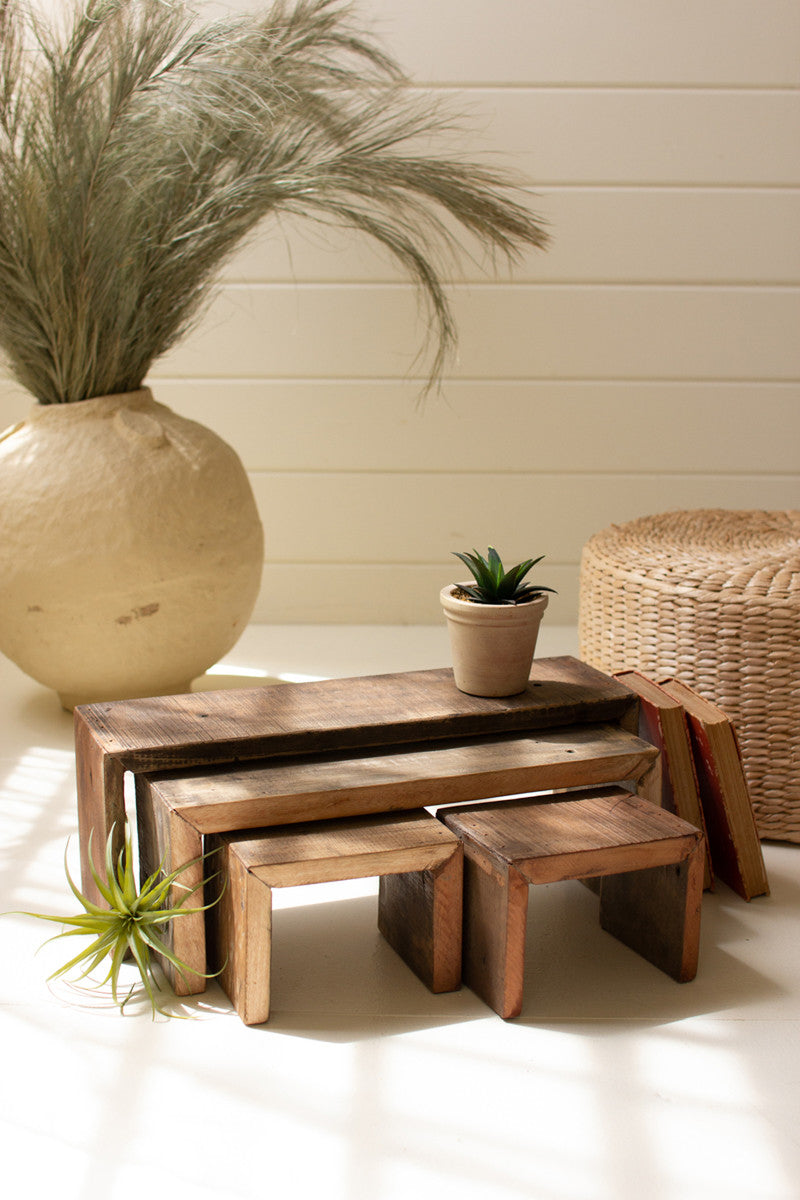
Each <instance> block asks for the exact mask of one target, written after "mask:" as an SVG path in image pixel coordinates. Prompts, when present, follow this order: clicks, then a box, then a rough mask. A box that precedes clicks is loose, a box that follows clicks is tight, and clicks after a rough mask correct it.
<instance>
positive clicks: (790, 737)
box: [578, 509, 800, 843]
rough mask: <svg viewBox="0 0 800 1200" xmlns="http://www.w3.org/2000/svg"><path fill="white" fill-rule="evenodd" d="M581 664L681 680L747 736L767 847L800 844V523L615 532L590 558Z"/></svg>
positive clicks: (753, 520)
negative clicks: (770, 841)
mask: <svg viewBox="0 0 800 1200" xmlns="http://www.w3.org/2000/svg"><path fill="white" fill-rule="evenodd" d="M578 636H579V643H580V654H581V657H582V658H583V659H584V661H586V662H588V663H591V664H592V665H593V666H596V667H598V668H599V669H600V670H602V671H607V672H609V673H610V672H613V671H620V670H624V669H634V670H639V671H641V672H642V673H643V674H645V675H648V676H650V678H652V679H656V680H659V679H664V678H667V677H668V676H672V675H674V676H676V677H677V678H678V679H681V680H682V681H683V682H684V683H687V684H688V685H689V686H690V687H692V688H694V689H695V690H696V691H697V692H699V693H700V694H701V695H703V696H705V697H706V698H707V699H709V700H712V701H714V702H715V703H716V704H718V705H719V706H720V708H722V709H723V710H724V711H725V712H726V713H727V715H728V716H729V717H730V719H731V720H732V721H733V723H734V726H735V727H736V732H737V735H738V738H739V743H740V746H741V749H742V758H743V760H744V768H745V775H746V777H747V782H748V786H749V788H750V794H751V797H752V799H753V806H754V809H755V814H756V822H757V825H758V829H759V833H760V835H761V837H762V838H774V839H777V840H780V841H789V842H798V843H800V511H792V512H754V511H735V510H731V509H700V510H686V511H677V512H669V513H661V514H659V515H656V516H649V517H641V518H639V519H638V520H635V521H630V522H627V523H626V524H623V525H611V526H610V527H609V528H607V529H604V530H602V531H601V532H600V533H597V534H595V535H594V536H593V537H592V538H590V539H589V541H588V542H587V544H586V546H585V547H584V550H583V555H582V558H581V577H580V604H579V613H578Z"/></svg>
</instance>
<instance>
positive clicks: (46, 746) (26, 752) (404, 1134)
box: [0, 626, 800, 1200]
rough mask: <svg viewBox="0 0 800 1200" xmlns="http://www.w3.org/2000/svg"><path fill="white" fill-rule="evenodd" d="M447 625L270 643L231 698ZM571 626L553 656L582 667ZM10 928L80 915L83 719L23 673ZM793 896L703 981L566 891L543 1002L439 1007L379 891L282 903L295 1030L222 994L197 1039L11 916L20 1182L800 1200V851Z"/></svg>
mask: <svg viewBox="0 0 800 1200" xmlns="http://www.w3.org/2000/svg"><path fill="white" fill-rule="evenodd" d="M445 639H446V634H445V631H444V629H443V628H442V629H439V628H435V627H432V628H397V629H394V628H393V629H381V628H375V627H367V628H359V629H353V628H347V627H336V626H335V627H328V628H313V629H310V628H305V627H301V626H295V627H282V628H269V627H262V628H257V627H254V628H251V629H249V630H248V631H247V633H246V634H245V636H244V638H243V640H242V642H241V643H240V644H239V646H238V647H237V648H236V650H235V651H234V652H232V653H231V655H230V656H229V658H228V660H227V666H226V668H225V671H224V672H223V673H222V674H218V675H216V676H214V677H213V678H212V679H210V680H206V681H205V686H211V685H215V686H219V685H220V684H223V685H224V684H225V683H228V682H230V680H229V679H228V678H226V676H230V677H232V678H233V679H235V681H236V683H237V685H241V683H242V682H243V681H245V680H246V679H251V680H252V681H253V682H254V683H257V682H258V681H259V679H260V678H263V677H264V676H267V675H280V676H284V677H289V676H291V677H295V678H296V677H300V678H306V677H320V676H325V675H331V676H332V675H353V674H362V673H371V672H383V671H393V670H403V669H412V668H421V667H433V666H442V665H445V664H446V663H447V661H448V651H447V645H446V640H445ZM575 651H576V645H575V637H574V631H572V630H559V629H543V631H542V639H541V643H540V649H539V653H540V654H543V655H546V654H553V653H574V652H575ZM0 740H1V742H2V745H1V748H0V772H1V774H0V855H1V856H2V857H1V859H0V861H1V862H2V874H1V875H0V912H4V913H5V912H7V911H8V910H11V909H20V908H23V909H34V910H39V911H50V912H54V913H61V914H68V913H71V912H73V911H74V909H75V902H74V901H73V900H72V898H71V897H70V895H69V893H68V891H67V888H66V884H65V880H64V871H63V858H64V848H65V843H66V840H67V838H70V837H71V839H72V840H71V842H70V847H69V853H68V859H69V862H70V864H71V866H72V869H73V871H74V873H75V874H76V877H77V838H76V836H75V835H76V828H77V823H76V811H75V791H74V781H73V774H74V758H73V752H72V724H71V719H70V717H69V716H68V715H66V714H65V713H63V712H61V710H60V709H59V708H58V706H57V702H56V700H55V698H54V696H52V695H51V694H49V693H48V692H46V691H44V690H43V689H41V688H40V687H38V685H36V684H34V683H33V682H31V681H29V680H27V679H26V678H25V677H24V676H23V675H22V674H21V673H20V672H19V671H18V670H17V669H16V668H15V667H13V666H12V665H11V664H10V663H8V662H6V661H4V660H3V661H2V662H0ZM765 857H766V862H767V868H768V871H769V875H770V881H771V885H772V895H771V896H770V897H769V898H762V899H758V900H754V901H753V902H752V903H751V904H745V903H744V902H743V901H741V900H739V899H738V898H737V897H736V896H735V895H734V894H733V893H732V892H730V891H728V890H727V889H726V888H725V887H724V886H720V887H719V889H718V891H717V893H716V894H715V895H713V896H707V897H706V899H705V901H704V909H703V935H702V949H701V960H700V971H699V974H698V977H697V979H696V980H695V981H694V982H693V983H690V984H684V985H680V984H676V983H674V982H673V981H672V980H670V979H668V978H667V977H666V976H663V975H661V974H660V973H659V972H658V971H656V970H655V968H653V967H651V966H649V965H648V964H647V963H646V962H644V961H643V960H641V959H639V958H638V957H637V956H636V955H635V954H633V953H632V952H631V951H629V950H627V949H626V948H625V947H623V946H621V945H620V944H619V943H617V942H615V941H614V940H613V939H612V938H610V937H609V936H608V935H607V934H604V933H603V932H602V931H601V930H600V929H599V927H598V925H597V920H596V904H597V901H596V898H595V897H594V896H593V895H592V894H591V893H589V892H588V891H587V890H586V889H584V888H582V887H581V886H580V885H578V884H574V883H569V884H560V885H552V886H551V887H547V888H538V889H536V890H535V895H534V896H533V897H532V903H531V911H530V918H529V933H528V965H527V973H526V981H525V988H526V993H525V1005H524V1009H523V1012H522V1015H521V1017H520V1018H519V1019H517V1020H516V1021H512V1022H503V1021H501V1020H500V1019H499V1018H498V1017H496V1016H495V1015H494V1014H493V1013H492V1012H491V1011H490V1010H488V1009H487V1008H486V1007H485V1006H484V1005H483V1004H482V1003H481V1002H480V1001H479V1000H478V999H477V998H476V997H475V996H474V995H473V994H472V993H471V992H470V991H468V990H466V989H462V991H461V992H459V993H455V994H453V995H447V996H431V995H429V994H428V992H427V991H426V990H425V988H424V987H423V985H422V984H421V983H419V982H418V981H417V980H416V978H415V977H414V976H413V975H412V974H411V973H410V972H409V971H408V970H407V968H406V967H405V966H404V965H403V964H402V963H401V962H400V960H399V959H397V958H396V957H395V956H394V954H393V952H392V951H391V950H390V949H389V948H388V947H387V946H386V945H385V944H383V943H382V941H381V939H380V937H379V935H378V934H377V932H376V929H375V898H374V890H375V889H374V885H373V884H372V883H371V881H369V882H367V883H366V884H363V883H357V884H349V885H341V886H336V885H328V886H327V887H326V888H324V889H319V888H305V889H291V890H290V891H286V892H282V893H279V895H280V899H281V904H282V907H281V909H280V911H278V912H277V913H276V919H275V944H274V971H275V977H274V981H273V1016H272V1018H271V1020H270V1022H269V1024H268V1025H266V1026H263V1027H260V1028H253V1029H247V1028H245V1027H244V1026H243V1025H242V1024H241V1023H240V1022H239V1020H238V1018H237V1017H236V1015H235V1014H234V1013H233V1011H232V1010H231V1007H230V1005H229V1004H228V1002H227V1000H226V999H225V997H224V995H223V994H222V993H221V992H220V990H219V989H218V988H217V987H216V986H215V985H212V986H211V987H210V989H209V990H208V992H207V993H206V995H205V996H204V997H202V998H196V999H194V1000H192V1001H188V1002H183V1003H178V1002H177V1001H176V1002H174V1003H173V1009H174V1011H175V1012H179V1013H183V1014H185V1015H187V1016H188V1017H190V1018H191V1019H188V1020H166V1019H163V1018H162V1019H158V1020H156V1021H155V1022H153V1021H152V1020H151V1019H150V1017H149V1015H148V1013H147V1012H146V1010H144V1009H142V1008H141V1007H140V1006H139V1007H137V1006H136V1005H133V1006H132V1007H131V1009H130V1012H129V1015H125V1016H120V1015H119V1014H118V1013H117V1011H116V1009H115V1008H113V1006H112V1005H111V1004H110V1003H109V1000H108V997H107V996H105V995H104V994H103V995H100V996H94V997H91V996H87V995H86V994H85V993H81V992H78V991H76V990H75V989H73V988H70V987H68V986H67V985H65V984H63V983H59V984H48V983H47V982H46V976H47V975H48V973H49V972H50V971H51V970H53V969H54V968H55V967H56V966H57V965H59V964H60V963H61V962H62V961H63V960H64V958H65V957H66V951H67V950H69V949H70V948H71V946H72V945H73V944H74V943H72V942H66V943H63V942H62V943H56V944H55V945H54V946H52V945H51V946H48V947H47V948H46V949H44V950H42V951H41V952H40V953H38V954H37V947H38V946H39V945H40V943H41V942H42V941H43V940H44V938H45V937H47V936H48V935H49V934H50V933H52V932H55V931H56V930H57V928H58V927H57V926H52V927H50V926H47V925H45V924H44V923H42V922H37V921H34V920H31V919H29V918H26V917H21V916H14V915H11V916H9V915H5V916H3V917H2V918H0V962H1V963H2V972H1V974H0V1180H2V1192H3V1195H4V1196H7V1197H9V1198H13V1200H17V1198H20V1200H27V1198H28V1197H34V1198H38V1197H39V1196H40V1195H41V1196H44V1195H45V1194H46V1195H48V1196H52V1197H58V1198H59V1200H134V1198H136V1200H141V1197H144V1196H150V1195H157V1196H159V1197H169V1198H174V1200H178V1198H179V1197H180V1198H182V1197H191V1198H192V1200H212V1198H213V1200H227V1198H231V1200H233V1198H234V1197H236V1198H237V1200H238V1198H240V1197H242V1198H245V1197H246V1198H248V1200H250V1198H251V1197H252V1198H256V1197H257V1198H258V1200H265V1198H272V1197H274V1196H281V1197H291V1198H292V1200H305V1198H306V1197H308V1198H311V1197H314V1198H316V1197H325V1198H326V1200H390V1198H391V1200H401V1198H402V1200H408V1197H416V1198H418V1200H427V1198H428V1197H431V1198H433V1197H436V1200H450V1198H451V1197H452V1198H453V1200H456V1198H457V1200H473V1198H474V1200H520V1198H522V1197H526V1198H528V1197H529V1198H531V1200H628V1198H632V1200H633V1198H635V1200H796V1198H798V1197H800V937H798V915H800V871H799V870H798V868H800V846H789V845H781V844H777V843H772V844H767V845H766V846H765Z"/></svg>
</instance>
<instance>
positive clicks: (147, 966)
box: [23, 825, 211, 1016]
mask: <svg viewBox="0 0 800 1200" xmlns="http://www.w3.org/2000/svg"><path fill="white" fill-rule="evenodd" d="M113 841H114V829H113V828H112V830H111V833H110V834H109V838H108V842H107V843H106V854H105V878H101V876H100V874H99V873H98V871H97V869H96V867H95V866H94V864H92V876H93V878H94V882H95V885H96V887H97V890H98V892H99V893H100V895H101V897H102V898H103V900H104V901H105V903H106V904H107V905H108V907H107V908H103V907H101V906H100V905H98V904H94V903H93V902H92V901H91V900H89V899H88V898H87V897H86V896H84V895H83V893H82V892H81V891H80V890H79V889H78V887H77V886H76V884H75V883H74V881H73V879H72V876H71V875H70V873H69V868H68V867H67V865H66V856H65V862H64V870H65V872H66V876H67V882H68V884H69V887H70V891H71V892H72V894H73V896H74V897H75V899H76V900H78V902H79V903H80V904H81V906H82V908H83V912H82V913H80V914H79V915H78V916H74V917H59V916H52V915H50V914H47V913H33V912H27V913H24V914H23V915H24V916H27V917H36V918H37V919H39V920H41V921H54V922H57V923H58V924H59V925H66V926H68V927H69V928H67V929H64V930H62V932H61V933H57V934H55V936H54V937H52V938H49V939H48V941H56V940H57V939H58V938H62V937H91V938H93V941H92V942H91V944H90V945H88V946H85V947H84V949H83V950H81V952H80V953H79V954H76V955H75V957H74V958H71V959H70V960H69V962H66V963H64V965H63V966H61V967H59V968H58V970H56V971H54V972H53V973H52V975H50V976H49V979H58V978H60V977H61V976H63V975H66V974H68V973H69V972H70V971H72V970H73V969H74V968H76V967H82V968H83V969H82V971H81V972H80V975H79V976H78V978H79V979H85V978H87V976H89V975H90V974H91V973H92V972H93V971H95V970H96V969H97V968H98V967H99V966H100V965H101V964H102V963H103V962H104V961H105V960H106V959H110V965H109V967H108V973H107V974H106V976H105V978H103V979H102V980H100V982H99V983H98V985H97V986H98V987H103V986H104V985H105V984H106V983H108V982H110V983H111V995H112V997H113V1000H114V1003H115V1004H117V1005H118V1006H119V1009H120V1011H123V1010H124V1008H125V1005H126V1004H127V1003H128V1001H129V1000H130V998H131V996H132V995H133V992H134V990H135V986H136V985H134V987H132V988H131V989H130V991H129V992H128V994H127V995H126V996H125V997H123V998H122V999H121V998H120V991H119V974H120V969H121V967H122V964H123V961H124V960H125V958H126V957H128V956H129V955H130V957H132V958H133V961H134V962H135V964H136V966H137V968H138V970H139V977H140V980H141V983H142V985H143V987H144V990H145V992H146V993H147V998H148V1000H149V1001H150V1006H151V1010H152V1013H153V1016H155V1014H156V1013H157V1012H159V1013H162V1014H164V1015H169V1014H168V1013H166V1010H165V1009H163V1008H162V1007H161V1005H160V1004H159V1003H158V1000H157V997H156V993H157V991H159V990H160V986H159V983H158V980H157V979H156V977H155V975H154V972H153V962H152V958H153V954H154V953H156V954H160V955H163V957H164V958H165V959H167V960H168V961H169V962H170V963H172V965H173V966H174V967H175V969H176V971H178V972H179V974H181V975H182V976H183V977H184V978H186V976H187V974H189V973H191V974H196V973H197V972H194V971H191V972H190V969H189V968H188V967H187V966H186V964H185V963H184V962H182V961H181V959H179V958H178V957H177V956H176V955H175V954H173V953H172V951H171V950H170V948H169V946H168V945H167V944H166V943H165V942H164V940H163V939H162V938H161V937H160V936H159V931H160V930H162V929H163V927H164V926H165V925H166V924H167V923H168V922H169V921H172V920H175V919H179V918H180V917H181V916H182V915H184V914H186V913H197V912H204V911H205V909H207V908H209V907H210V905H207V904H206V905H203V906H202V907H200V908H187V907H186V901H187V900H188V899H189V898H190V897H191V896H192V895H194V894H195V893H196V892H197V891H199V890H200V888H202V887H203V886H204V885H205V884H207V883H208V882H209V880H207V879H206V880H203V881H202V882H201V883H198V884H196V885H195V886H194V887H186V890H185V892H184V895H183V896H182V897H181V899H180V901H179V902H178V904H171V903H170V894H171V891H172V888H173V887H174V886H178V887H181V886H183V885H181V884H180V883H178V882H177V880H178V876H179V875H180V874H181V873H182V872H183V871H185V870H186V869H187V867H189V866H191V865H193V863H195V862H197V861H198V860H197V859H195V860H193V863H184V864H183V865H182V866H181V867H179V868H178V869H177V870H176V871H172V872H170V873H169V874H166V875H164V874H162V872H161V870H160V868H159V869H158V870H156V871H154V872H153V874H152V875H150V876H149V877H148V878H147V879H146V880H145V881H144V883H143V884H142V885H141V887H140V888H138V889H137V887H136V881H135V878H134V870H133V848H132V845H131V837H130V832H129V830H128V827H127V825H126V827H125V834H124V842H123V846H122V849H121V850H120V852H119V855H118V856H117V860H116V862H115V861H114V851H113ZM204 978H211V976H210V975H207V976H204Z"/></svg>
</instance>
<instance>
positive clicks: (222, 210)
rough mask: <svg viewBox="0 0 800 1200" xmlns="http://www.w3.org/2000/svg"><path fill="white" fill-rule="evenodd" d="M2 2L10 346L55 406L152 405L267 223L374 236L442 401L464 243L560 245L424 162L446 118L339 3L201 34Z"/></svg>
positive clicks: (2, 208)
mask: <svg viewBox="0 0 800 1200" xmlns="http://www.w3.org/2000/svg"><path fill="white" fill-rule="evenodd" d="M64 3H65V7H66V9H67V12H66V16H64V15H63V14H62V18H61V19H60V20H59V21H56V22H55V23H53V24H48V22H47V21H46V20H45V19H44V17H43V16H42V15H41V13H40V14H38V15H37V13H36V11H35V0H0V348H2V350H3V351H4V353H5V355H6V357H7V359H8V364H9V367H10V369H11V371H12V373H13V375H14V376H15V378H16V379H17V380H18V382H20V383H21V384H22V385H23V386H24V387H26V388H27V389H28V390H29V391H31V392H32V393H33V394H34V395H35V396H36V397H37V399H38V400H39V402H40V403H42V404H59V403H69V402H74V401H80V400H84V399H87V398H89V397H92V396H98V395H104V394H110V393H116V392H126V391H133V390H136V389H138V388H139V387H140V386H141V384H142V382H143V380H144V377H145V375H146V373H147V371H148V368H149V367H150V365H151V363H152V362H153V361H154V360H155V359H157V358H158V357H159V356H160V355H162V354H164V353H165V351H167V350H169V349H170V348H171V347H172V346H174V345H175V343H176V342H177V341H178V340H179V339H180V338H181V337H182V336H183V335H184V334H185V333H186V332H187V330H188V329H189V328H190V327H191V326H192V324H193V323H194V321H195V320H196V319H197V317H198V315H199V314H200V312H201V311H202V309H203V306H204V304H205V302H206V301H207V299H208V296H209V290H210V288H211V287H212V285H213V283H214V281H215V278H216V276H217V274H218V271H219V268H220V267H221V265H222V264H223V263H224V262H225V261H226V260H227V258H228V257H229V256H230V255H231V253H232V252H233V251H234V250H235V249H236V248H237V247H238V246H239V245H240V244H241V243H242V241H243V240H244V239H245V238H246V237H247V236H248V235H249V234H251V233H252V232H253V231H254V229H255V227H256V226H257V225H258V224H259V222H261V221H262V219H263V218H265V217H268V216H270V215H272V216H276V215H279V214H281V213H289V214H299V215H301V216H304V217H308V218H312V219H315V220H318V221H322V222H328V223H332V224H335V225H340V226H348V227H351V228H353V229H356V230H358V231H360V232H362V233H366V234H368V235H370V236H371V237H372V238H375V239H376V240H377V241H378V242H379V243H381V244H382V245H383V246H384V247H385V248H387V249H388V251H389V252H390V253H391V255H393V256H394V258H395V260H397V261H398V262H399V263H400V264H401V266H402V267H403V268H404V270H405V271H406V272H407V274H409V275H410V277H411V278H412V279H413V281H414V282H415V283H416V284H417V285H418V287H419V289H420V292H421V295H422V296H423V297H424V300H425V302H426V307H427V310H428V315H429V328H430V330H431V335H432V338H433V345H434V350H433V355H432V363H431V365H430V371H429V378H428V387H430V386H431V385H432V384H435V383H436V382H437V381H438V380H439V379H440V378H441V374H442V371H443V367H444V363H445V361H446V357H447V354H448V352H449V351H450V350H451V349H452V347H453V345H454V342H455V336H456V330H455V325H454V320H453V315H452V312H451V308H450V305H449V302H448V298H447V295H446V292H445V288H444V284H443V282H442V277H441V274H440V266H439V264H440V263H441V262H443V261H448V258H457V257H458V253H459V248H460V244H459V242H458V240H457V239H456V238H455V236H454V234H453V233H452V229H453V227H454V226H455V227H456V228H459V227H460V230H461V231H462V232H467V233H469V234H470V235H473V236H474V237H476V238H477V240H478V242H479V243H480V244H481V245H482V246H483V247H484V248H485V249H488V250H489V251H490V252H500V253H502V254H505V255H506V256H508V257H509V258H510V259H513V258H515V257H516V256H517V255H518V254H519V252H520V251H521V250H522V249H523V248H524V247H526V246H537V247H542V246H544V245H545V242H546V234H545V231H544V229H543V228H542V224H541V223H540V222H539V221H538V220H537V219H536V218H535V217H534V216H533V215H532V214H531V213H530V211H529V208H528V197H527V195H526V194H525V193H524V192H523V191H521V190H520V189H518V188H515V187H514V186H512V185H511V183H510V181H509V180H508V179H507V178H506V177H505V176H503V175H502V174H499V173H497V172H495V171H493V170H491V169H488V168H486V167H483V166H481V165H478V164H473V163H470V162H465V161H462V160H461V159H460V158H457V157H453V156H448V155H441V156H437V155H436V154H431V153H429V152H427V148H428V147H429V146H430V145H431V144H433V145H434V146H435V144H436V139H437V137H442V136H443V135H445V134H446V135H447V137H448V139H449V138H451V136H452V131H453V128H454V124H455V122H454V119H453V117H452V115H451V114H450V113H448V112H447V111H446V110H445V109H444V108H441V107H437V106H436V105H435V104H432V103H431V100H430V97H429V96H425V97H420V96H419V95H418V94H415V92H414V90H413V89H411V88H410V86H409V81H408V79H407V78H406V77H405V76H404V75H403V73H402V71H401V70H400V68H399V67H398V66H397V64H396V63H395V62H394V61H393V60H392V58H391V57H389V56H388V55H387V54H386V53H385V52H384V51H383V50H382V49H381V48H380V47H379V46H378V45H377V44H375V43H374V42H373V41H372V40H371V39H370V38H369V37H364V36H362V35H361V34H360V33H359V32H358V31H357V30H356V29H355V28H354V26H353V22H352V17H351V14H350V11H349V7H348V6H346V5H345V6H342V5H341V4H340V3H339V2H338V0H277V2H276V3H274V4H273V5H272V7H271V8H270V9H269V10H268V11H266V12H265V13H263V14H261V15H254V14H251V15H243V16H239V17H231V18H226V19H221V20H217V21H213V22H206V23H200V22H199V21H198V19H197V17H196V15H195V14H194V13H193V12H192V11H191V9H190V8H189V7H188V6H187V5H186V4H185V3H184V2H183V0H75V3H72V4H69V3H67V0H64Z"/></svg>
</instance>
